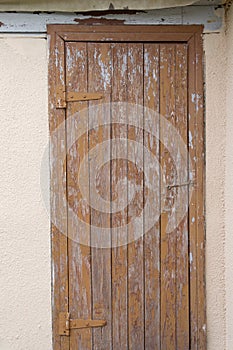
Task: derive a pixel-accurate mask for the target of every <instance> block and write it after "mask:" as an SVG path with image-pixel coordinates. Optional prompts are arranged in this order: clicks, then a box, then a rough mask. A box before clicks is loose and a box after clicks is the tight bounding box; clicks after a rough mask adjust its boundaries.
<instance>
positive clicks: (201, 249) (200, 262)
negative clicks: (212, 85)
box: [195, 34, 207, 349]
mask: <svg viewBox="0 0 233 350" xmlns="http://www.w3.org/2000/svg"><path fill="white" fill-rule="evenodd" d="M195 47H196V55H195V67H196V100H195V105H196V128H197V131H196V138H197V149H196V157H197V173H196V179H197V180H196V182H197V225H198V227H197V257H198V259H197V294H198V344H199V348H200V349H206V346H207V342H206V300H205V202H204V201H205V200H204V195H205V174H204V166H203V164H204V161H205V148H204V118H203V103H204V98H203V68H202V60H203V48H202V38H201V35H200V34H195Z"/></svg>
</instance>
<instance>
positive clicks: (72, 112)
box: [66, 43, 92, 350]
mask: <svg viewBox="0 0 233 350" xmlns="http://www.w3.org/2000/svg"><path fill="white" fill-rule="evenodd" d="M66 86H67V94H68V95H69V94H70V93H71V92H72V93H73V92H74V93H80V91H86V90H87V44H86V43H67V44H66ZM84 115H85V116H86V117H87V102H85V101H81V102H73V103H68V106H67V122H66V129H67V143H68V145H70V144H72V141H71V140H72V139H74V140H76V139H77V141H76V142H75V143H73V144H72V145H71V147H69V149H68V150H67V189H68V203H69V207H70V208H71V210H70V211H68V232H69V238H70V239H69V250H68V254H69V312H70V315H71V317H72V318H73V319H90V318H91V316H92V315H91V262H90V247H89V246H84V245H82V244H80V243H79V239H80V237H81V236H82V235H86V237H87V239H86V240H87V241H90V238H89V237H90V229H89V228H88V226H87V227H86V229H84V228H83V227H79V226H78V227H77V221H76V220H75V216H77V217H78V218H80V219H81V220H83V221H84V222H86V223H87V224H88V223H90V211H89V207H88V204H87V203H86V201H85V200H84V199H83V198H82V194H81V191H80V188H79V184H78V181H77V179H78V170H79V167H80V164H81V161H82V160H83V158H84V156H85V155H86V154H87V152H88V119H87V118H86V122H85V125H83V123H84V121H82V125H80V120H81V116H84ZM80 127H82V128H83V131H84V137H82V138H80V139H78V131H79V129H80ZM85 175H86V179H87V181H89V180H88V179H89V173H87V174H85ZM73 213H74V215H73ZM91 347H92V339H91V330H90V329H82V330H75V331H72V332H71V335H70V350H75V349H87V350H88V349H91Z"/></svg>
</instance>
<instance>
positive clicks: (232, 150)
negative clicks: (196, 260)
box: [225, 6, 233, 350]
mask: <svg viewBox="0 0 233 350" xmlns="http://www.w3.org/2000/svg"><path fill="white" fill-rule="evenodd" d="M226 39H227V41H226V46H227V76H226V84H227V96H226V158H225V160H226V171H225V174H226V177H225V228H226V243H225V253H226V305H227V308H226V334H227V349H229V350H230V349H233V200H232V198H233V6H231V8H230V10H229V11H228V13H227V32H226Z"/></svg>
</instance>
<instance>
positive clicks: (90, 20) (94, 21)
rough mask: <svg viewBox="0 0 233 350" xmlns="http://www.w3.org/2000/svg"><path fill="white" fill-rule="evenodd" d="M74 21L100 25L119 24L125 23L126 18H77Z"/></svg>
mask: <svg viewBox="0 0 233 350" xmlns="http://www.w3.org/2000/svg"><path fill="white" fill-rule="evenodd" d="M74 22H77V23H79V24H84V25H99V24H110V25H114V24H115V25H117V24H124V23H125V20H124V19H107V18H102V17H101V18H85V19H80V18H75V19H74Z"/></svg>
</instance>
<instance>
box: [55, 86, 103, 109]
mask: <svg viewBox="0 0 233 350" xmlns="http://www.w3.org/2000/svg"><path fill="white" fill-rule="evenodd" d="M56 96H57V103H56V108H66V103H67V102H79V101H91V100H101V99H103V98H104V95H103V94H102V93H99V92H66V91H65V89H64V88H63V87H62V88H58V89H57V90H56Z"/></svg>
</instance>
